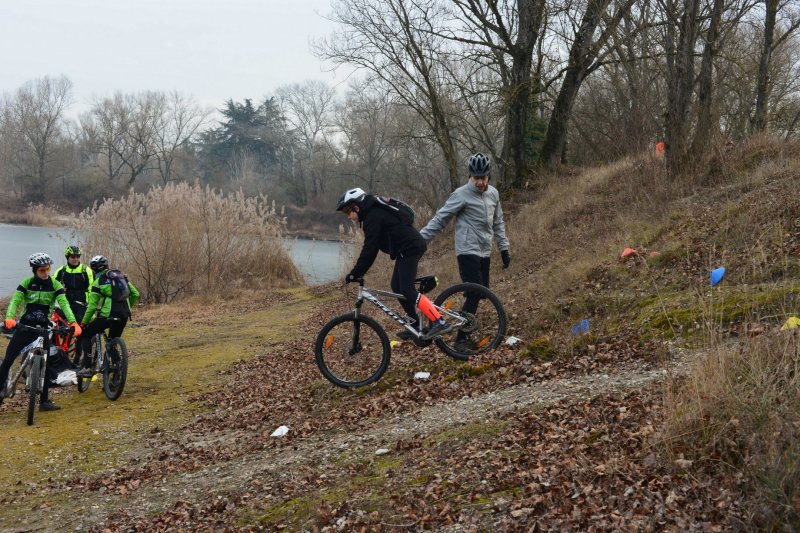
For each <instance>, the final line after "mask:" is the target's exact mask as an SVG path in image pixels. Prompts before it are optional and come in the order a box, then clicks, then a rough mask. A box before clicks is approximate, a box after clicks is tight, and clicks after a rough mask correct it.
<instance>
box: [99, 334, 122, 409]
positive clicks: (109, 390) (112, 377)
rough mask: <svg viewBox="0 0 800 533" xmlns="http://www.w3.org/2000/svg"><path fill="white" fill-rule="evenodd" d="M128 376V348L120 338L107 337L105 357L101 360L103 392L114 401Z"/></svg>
mask: <svg viewBox="0 0 800 533" xmlns="http://www.w3.org/2000/svg"><path fill="white" fill-rule="evenodd" d="M127 377H128V348H127V347H126V346H125V341H123V340H122V339H120V338H114V339H109V341H108V342H107V343H106V357H105V360H104V361H103V392H105V393H106V397H107V398H108V399H109V400H111V401H114V400H116V399H117V398H119V397H120V395H121V394H122V390H123V389H124V388H125V379H126V378H127Z"/></svg>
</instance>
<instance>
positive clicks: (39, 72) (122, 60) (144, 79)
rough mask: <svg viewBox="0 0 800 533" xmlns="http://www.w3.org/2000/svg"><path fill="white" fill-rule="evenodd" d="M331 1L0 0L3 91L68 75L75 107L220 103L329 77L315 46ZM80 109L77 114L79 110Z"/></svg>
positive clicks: (327, 28)
mask: <svg viewBox="0 0 800 533" xmlns="http://www.w3.org/2000/svg"><path fill="white" fill-rule="evenodd" d="M330 11H331V9H330V0H0V92H6V93H12V92H13V91H14V90H16V89H17V88H18V87H19V86H21V85H22V84H23V83H25V82H26V81H28V80H32V79H35V78H39V77H43V76H45V75H50V76H58V75H60V74H65V75H66V76H68V77H69V78H70V79H71V80H72V82H73V85H74V93H73V94H74V98H75V102H76V105H75V106H74V107H75V108H76V109H78V110H80V108H84V109H85V108H86V106H88V104H89V103H90V102H91V101H92V99H93V98H94V97H104V96H110V95H112V94H113V93H114V92H115V91H123V92H139V91H143V90H158V91H167V92H168V91H173V90H177V91H179V92H181V93H183V94H184V95H186V96H193V97H194V98H195V99H196V100H197V101H198V102H200V103H202V104H206V105H211V106H214V107H217V108H218V107H220V106H221V105H222V103H223V102H224V101H225V100H227V99H229V98H233V99H234V100H236V101H241V100H243V99H244V98H253V99H255V100H258V99H260V98H262V97H264V96H271V95H272V94H273V93H274V90H275V89H276V88H277V87H279V86H281V85H286V84H289V83H299V82H303V81H305V80H310V79H318V80H323V81H326V82H328V83H330V84H332V85H333V84H336V83H339V82H342V81H343V79H344V75H343V73H342V72H339V73H337V74H334V73H331V72H327V70H329V68H327V65H325V64H323V63H322V62H321V61H319V60H318V59H316V58H315V57H314V56H313V55H312V53H311V51H310V47H309V42H310V40H311V39H320V38H322V37H325V36H327V35H328V34H330V33H331V31H332V30H333V24H332V23H331V22H329V21H327V20H326V19H325V18H324V17H325V16H326V15H328V14H329V13H330ZM73 112H75V111H74V110H73Z"/></svg>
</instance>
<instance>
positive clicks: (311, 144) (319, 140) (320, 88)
mask: <svg viewBox="0 0 800 533" xmlns="http://www.w3.org/2000/svg"><path fill="white" fill-rule="evenodd" d="M275 94H276V96H277V97H278V99H279V100H280V103H281V107H282V108H283V110H284V113H285V119H286V122H287V124H288V126H289V127H290V128H291V129H292V130H293V133H294V135H296V136H297V137H298V139H299V140H300V144H301V146H302V148H303V153H302V155H303V160H304V162H306V163H307V164H306V171H307V172H308V173H309V176H308V178H309V180H310V182H311V196H312V197H313V198H316V197H318V196H319V195H320V194H322V192H324V188H325V184H324V180H323V175H324V174H323V173H322V172H320V171H319V170H320V169H315V168H314V166H315V163H317V162H316V161H315V157H316V155H317V152H318V149H319V148H320V146H321V145H323V144H324V142H323V141H324V136H325V130H326V129H328V128H330V127H331V125H332V120H333V119H332V112H333V105H334V97H335V96H336V91H335V89H333V88H332V87H329V86H328V85H327V84H325V83H324V82H321V81H313V80H309V81H306V82H304V83H302V84H299V83H295V84H293V85H286V86H283V87H279V88H278V90H277V91H276V92H275ZM323 159H324V158H323ZM315 170H317V171H316V172H315Z"/></svg>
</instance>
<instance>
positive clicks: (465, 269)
mask: <svg viewBox="0 0 800 533" xmlns="http://www.w3.org/2000/svg"><path fill="white" fill-rule="evenodd" d="M456 259H457V260H458V273H459V274H460V275H461V281H463V282H465V283H477V284H478V285H483V286H484V287H486V288H487V289H488V288H489V266H490V265H491V258H489V257H481V256H479V255H459V256H457V257H456ZM465 300H466V301H465V302H464V308H463V311H466V312H467V313H473V314H474V313H475V311H477V310H478V304H479V303H480V297H479V296H478V295H474V296H471V295H470V294H467V295H466V299H465Z"/></svg>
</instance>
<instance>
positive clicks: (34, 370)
mask: <svg viewBox="0 0 800 533" xmlns="http://www.w3.org/2000/svg"><path fill="white" fill-rule="evenodd" d="M16 327H17V328H23V329H29V330H31V331H35V332H36V333H37V334H38V335H39V336H38V337H36V339H34V340H33V341H32V342H31V343H30V344H28V345H27V346H25V347H24V348H23V349H22V350H21V351H20V355H19V357H17V361H16V362H15V365H16V369H14V367H12V368H11V371H10V372H9V373H8V380H7V381H6V383H5V386H4V387H3V388H2V390H0V394H2V397H3V398H13V397H14V396H15V395H16V393H17V383H18V382H20V381H22V382H24V388H25V391H26V393H27V394H28V425H29V426H32V425H33V418H34V415H35V413H36V403H37V401H38V398H39V397H40V394H41V392H42V390H43V389H44V380H45V379H46V377H45V370H46V368H47V357H48V355H49V354H50V334H51V333H56V334H59V335H70V334H72V328H70V327H69V326H59V325H57V324H55V323H53V322H51V323H50V324H49V325H48V326H28V325H27V324H20V323H17V325H16ZM4 331H8V330H4Z"/></svg>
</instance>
